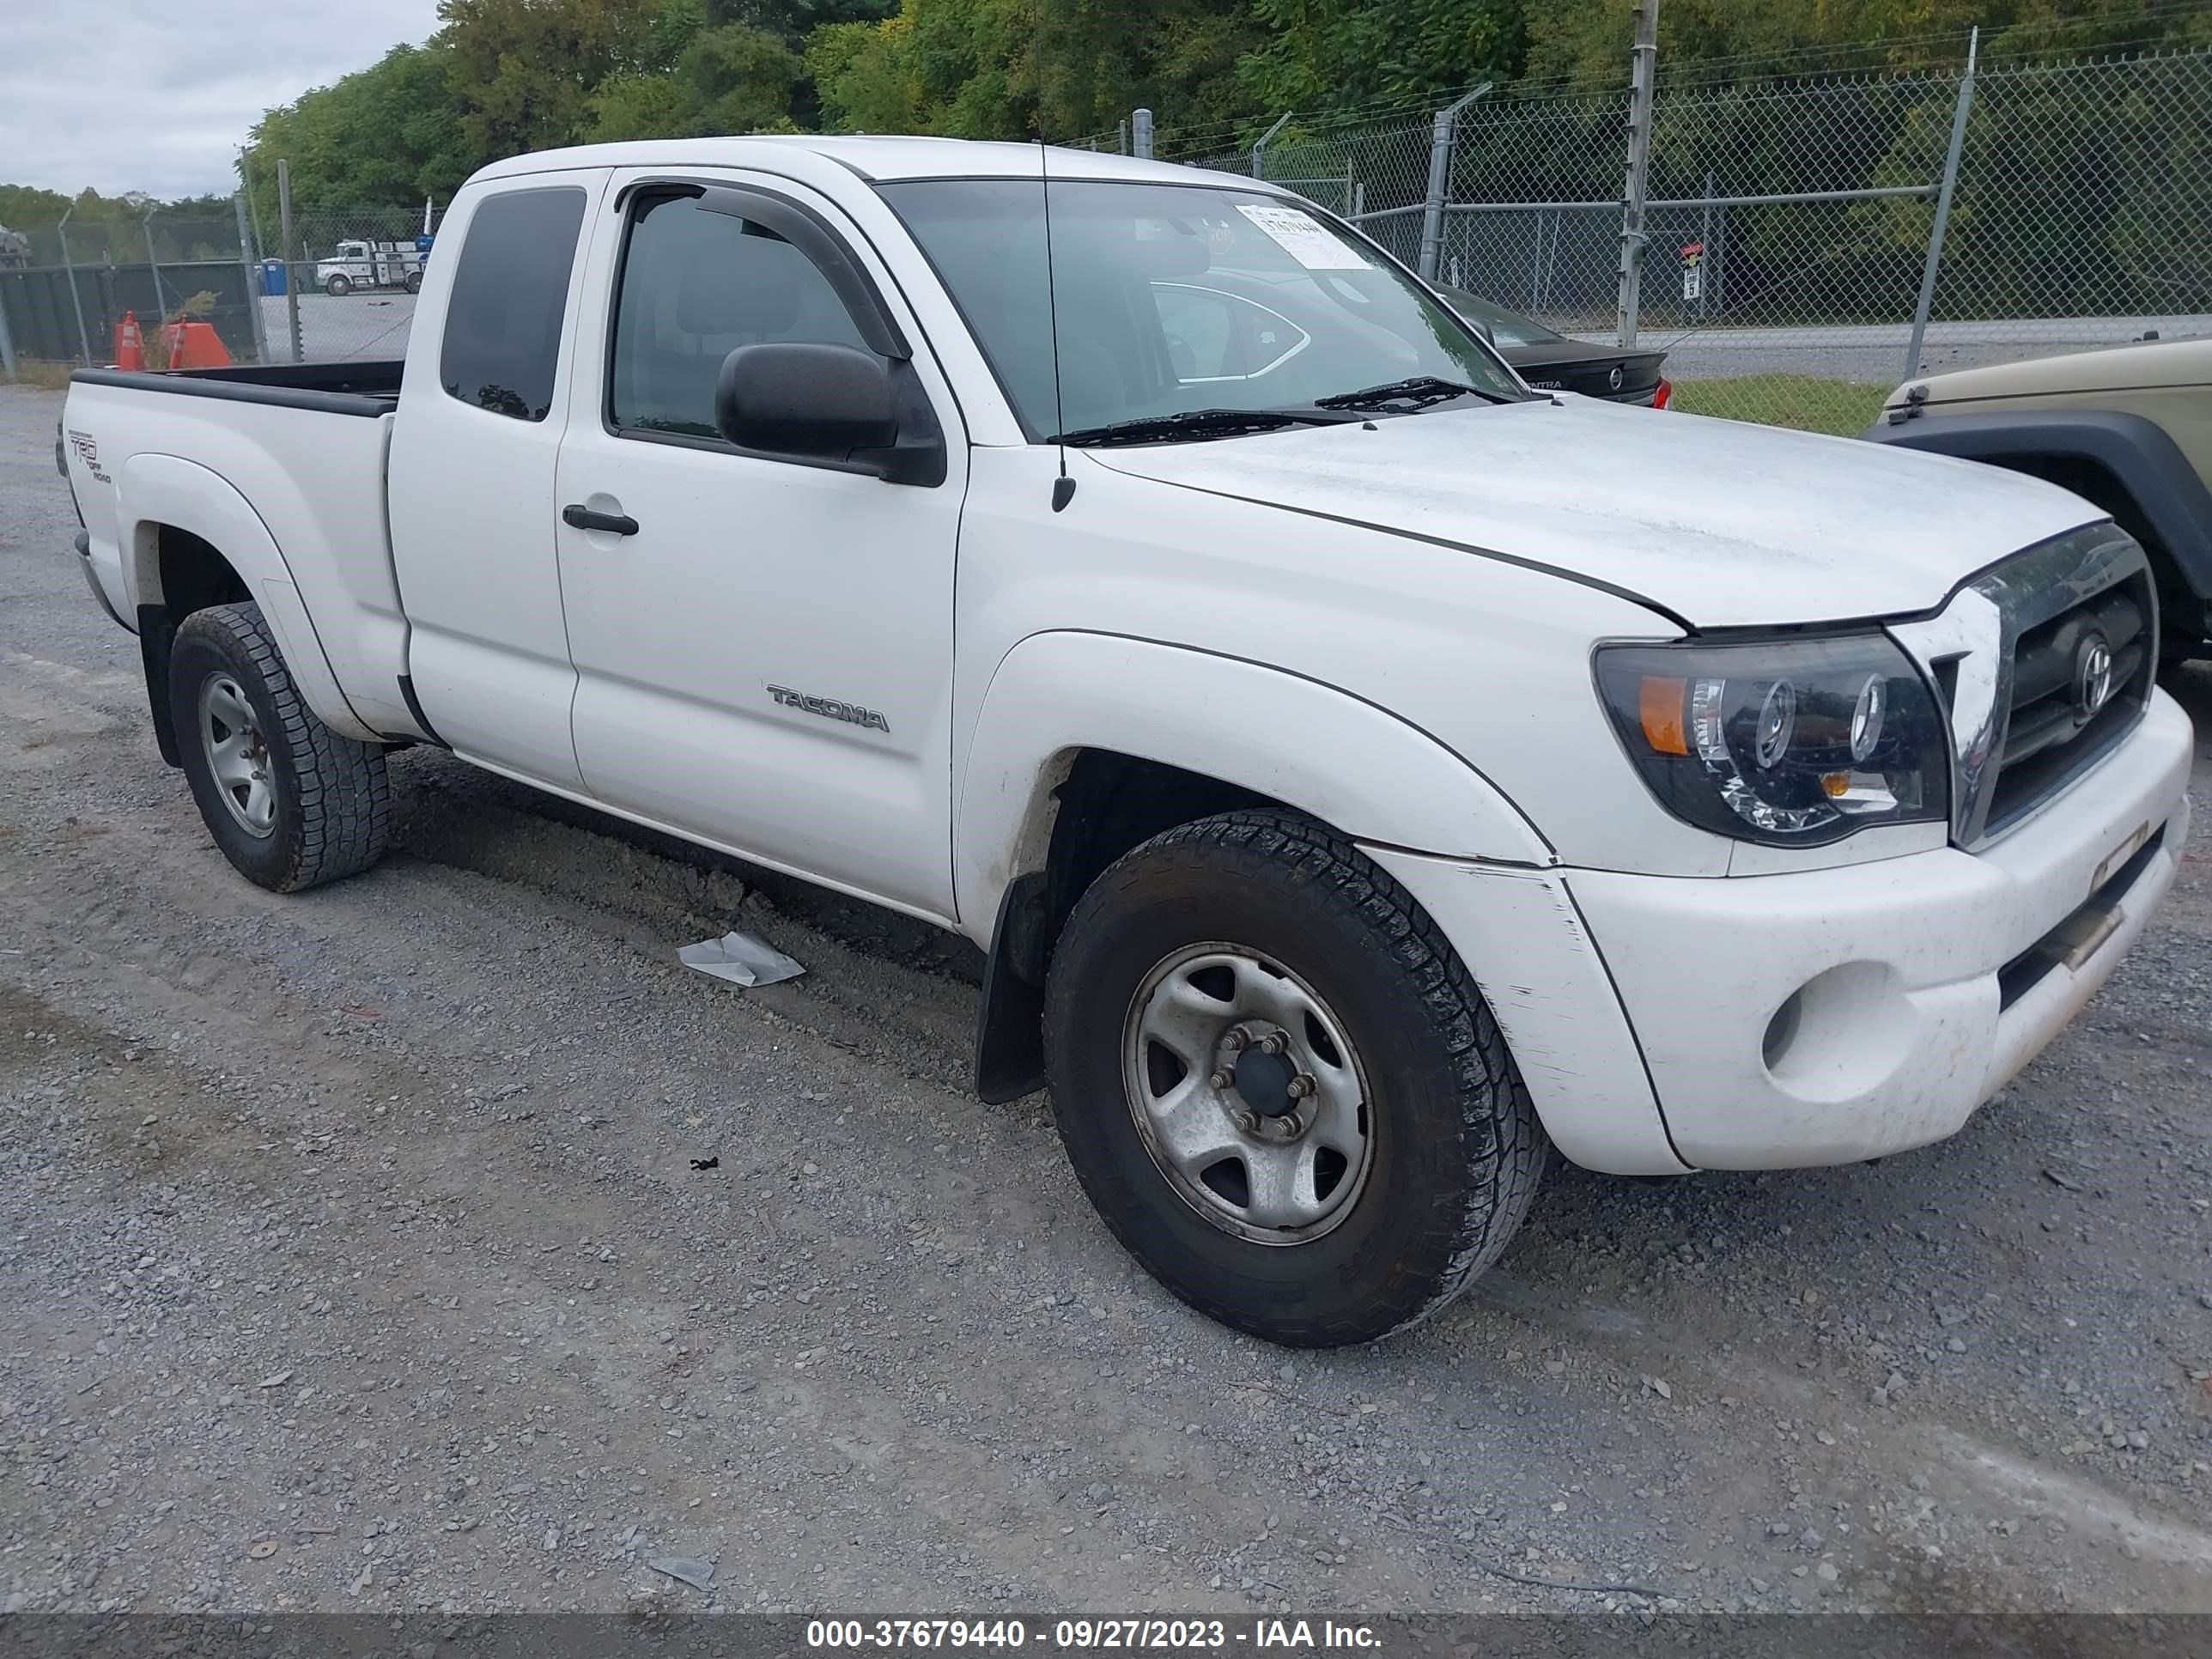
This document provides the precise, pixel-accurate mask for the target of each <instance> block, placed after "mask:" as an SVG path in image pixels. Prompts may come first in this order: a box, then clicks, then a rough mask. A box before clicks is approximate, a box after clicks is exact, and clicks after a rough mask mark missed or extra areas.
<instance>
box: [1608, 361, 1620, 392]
mask: <svg viewBox="0 0 2212 1659" xmlns="http://www.w3.org/2000/svg"><path fill="white" fill-rule="evenodd" d="M1605 383H1606V384H1607V386H1611V387H1612V388H1613V390H1614V391H1615V392H1618V391H1620V364H1619V363H1615V364H1614V365H1613V373H1612V374H1608V375H1607V376H1606V377H1605Z"/></svg>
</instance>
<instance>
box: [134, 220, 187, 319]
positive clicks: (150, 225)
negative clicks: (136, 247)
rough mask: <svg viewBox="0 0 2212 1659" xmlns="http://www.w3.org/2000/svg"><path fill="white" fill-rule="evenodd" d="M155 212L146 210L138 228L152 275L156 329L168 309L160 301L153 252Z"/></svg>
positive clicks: (157, 264)
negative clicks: (144, 244) (140, 231)
mask: <svg viewBox="0 0 2212 1659" xmlns="http://www.w3.org/2000/svg"><path fill="white" fill-rule="evenodd" d="M154 214H155V209H153V208H148V209H147V210H146V216H145V217H144V218H143V219H142V220H140V221H139V222H138V226H139V228H140V229H142V230H143V231H144V232H145V233H146V269H147V270H149V271H151V272H152V273H153V275H154V326H155V328H156V329H158V328H160V327H161V324H162V322H163V320H164V319H166V318H167V316H168V314H169V313H168V307H167V306H166V305H164V304H163V303H162V301H161V259H160V258H158V257H157V256H156V255H155V252H154ZM183 302H184V296H183V295H179V296H178V303H179V304H180V305H181V304H182V303H183Z"/></svg>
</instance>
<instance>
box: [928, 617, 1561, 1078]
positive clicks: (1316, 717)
mask: <svg viewBox="0 0 2212 1659" xmlns="http://www.w3.org/2000/svg"><path fill="white" fill-rule="evenodd" d="M1194 711H1203V712H1202V714H1200V713H1194ZM969 730H970V736H969V748H968V752H967V755H966V757H965V759H964V763H963V765H962V766H961V768H960V769H959V791H958V794H957V798H956V799H955V801H954V803H953V890H954V896H955V902H956V903H957V907H958V909H957V914H958V915H959V916H960V917H961V918H962V920H963V925H964V926H965V927H967V928H968V929H969V932H970V933H971V934H973V933H975V931H976V929H977V927H978V924H979V923H980V922H981V921H982V919H983V918H985V917H991V918H994V921H993V923H992V927H991V931H990V933H989V935H988V937H987V938H981V939H978V940H977V943H979V944H981V945H983V946H984V949H985V951H986V952H987V956H986V961H985V968H984V982H983V995H982V998H981V1002H980V1004H979V1006H978V1010H977V1022H976V1037H975V1056H976V1091H977V1092H978V1093H979V1094H981V1096H982V1097H983V1098H984V1099H986V1100H987V1101H994V1102H998V1101H1006V1100H1012V1099H1016V1098H1018V1097H1020V1096H1022V1095H1024V1094H1026V1093H1028V1092H1030V1091H1031V1090H1033V1089H1036V1088H1037V1087H1040V1086H1042V1082H1043V1070H1042V1063H1043V1054H1042V1049H1041V1048H1040V1046H1039V1033H1038V1029H1037V1022H1038V1018H1039V1015H1040V1013H1041V1012H1042V987H1040V986H1037V985H1034V984H1030V983H1029V982H1028V981H1026V980H1025V979H1024V977H1023V975H1021V974H1020V973H1019V972H1018V971H1015V970H1014V969H1012V966H1011V965H1010V964H1011V963H1012V960H1013V959H1014V958H1016V957H1029V956H1030V955H1032V954H1038V953H1040V952H1038V951H1036V947H1037V946H1039V945H1041V944H1042V942H1043V941H1042V940H1041V939H1038V938H1036V937H1032V935H1034V933H1035V930H1036V927H1038V926H1039V925H1040V923H1039V920H1038V917H1037V915H1036V914H1035V912H1036V908H1037V905H1036V900H1037V899H1038V898H1039V896H1041V895H1042V892H1043V890H1044V889H1045V886H1046V882H1045V877H1044V875H1043V872H1044V870H1045V869H1046V866H1047V863H1048V857H1049V854H1050V850H1051V845H1052V840H1053V828H1054V820H1055V817H1056V815H1057V811H1058V801H1057V798H1056V794H1055V792H1056V790H1057V789H1058V787H1059V786H1060V784H1061V783H1062V782H1063V781H1066V777H1067V775H1068V770H1069V766H1070V764H1071V762H1072V760H1073V757H1074V755H1075V754H1076V753H1077V752H1079V751H1080V750H1109V751H1111V752H1114V753H1116V754H1121V755H1127V756H1130V757H1134V758H1137V759H1140V760H1147V761H1155V762H1158V763H1162V764H1164V765H1169V766H1174V767H1177V768H1180V769H1182V770H1184V771H1186V772H1191V773H1194V774H1197V775H1200V776H1202V777H1208V778H1212V779H1214V780H1216V781H1219V782H1221V783H1225V784H1230V785H1233V786H1235V787H1237V788H1240V789H1243V790H1248V791H1249V792H1251V793H1254V794H1257V795H1263V796H1266V797H1267V798H1268V799H1273V800H1279V801H1281V802H1283V803H1284V804H1285V805H1289V806H1294V807H1297V809H1299V810H1300V811H1305V812H1310V813H1311V814H1312V815H1313V816H1314V817H1317V818H1319V819H1320V820H1322V822H1323V823H1328V824H1329V825H1331V826H1332V827H1334V829H1337V830H1339V831H1340V832H1341V833H1343V834H1345V835H1346V836H1351V837H1352V838H1353V839H1355V840H1358V841H1363V842H1368V843H1370V844H1378V845H1386V846H1392V847H1403V848H1413V849H1417V850H1419V851H1424V852H1431V853H1436V854H1443V855H1446V856H1458V857H1462V858H1473V859H1480V860H1494V861H1497V862H1499V863H1503V864H1508V865H1511V866H1522V867H1526V866H1537V867H1548V866H1553V865H1555V864H1557V863H1558V861H1559V860H1558V858H1557V855H1556V854H1554V853H1553V850H1552V848H1551V846H1550V844H1549V843H1548V842H1546V841H1545V840H1544V838H1543V837H1542V836H1541V835H1540V834H1538V833H1537V831H1536V829H1535V828H1534V825H1532V824H1531V823H1529V822H1528V819H1527V818H1526V817H1523V816H1522V814H1521V812H1520V811H1519V809H1518V808H1516V807H1515V806H1514V805H1513V804H1512V803H1511V802H1510V800H1508V799H1506V798H1505V797H1504V795H1503V794H1502V793H1499V792H1498V789H1497V788H1496V787H1493V786H1492V784H1491V783H1490V781H1488V780H1487V779H1486V778H1485V777H1483V776H1482V775H1481V774H1480V772H1479V771H1477V770H1476V769H1475V768H1474V766H1473V764H1472V763H1469V762H1468V760H1467V759H1466V758H1465V757H1462V756H1460V755H1458V754H1455V752H1453V751H1452V750H1450V749H1449V748H1447V747H1445V746H1444V744H1442V743H1440V742H1438V741H1437V739H1436V738H1434V737H1432V736H1431V735H1430V734H1429V733H1428V732H1424V731H1422V730H1421V729H1420V728H1419V727H1418V726H1413V724H1412V723H1410V722H1409V721H1407V720H1403V719H1401V717H1400V716H1398V715H1396V714H1392V713H1390V712H1389V710H1387V709H1384V708H1380V707H1378V706H1376V704H1374V703H1371V702H1367V701H1365V700H1364V699H1363V698H1361V697H1358V696H1354V695H1353V694H1352V693H1351V692H1348V691H1346V690H1341V689H1340V688H1339V687H1336V686H1333V685H1328V684H1322V682H1320V681H1317V680H1313V679H1309V678H1304V677H1303V676H1301V675H1297V674H1294V673H1291V672H1289V671H1285V670H1282V669H1278V668H1273V667H1269V666H1267V665H1263V664H1260V663H1254V662H1249V661H1246V660H1244V659H1242V658H1237V657H1228V656H1221V655H1218V654H1215V653H1209V652H1206V651H1200V650H1197V649H1194V648H1191V647H1184V646H1174V645H1164V644H1161V643H1159V642H1158V641H1151V640H1142V639H1133V638H1129V637H1127V636H1124V635H1110V634H1099V633H1088V632H1081V631H1067V632H1055V633H1047V634H1035V635H1030V636H1029V637H1028V638H1027V639H1024V640H1023V641H1021V642H1020V643H1019V644H1018V645H1016V646H1015V647H1014V648H1013V649H1012V650H1011V651H1009V652H1008V653H1006V656H1005V657H1004V658H1002V659H1000V664H999V666H998V669H997V671H996V672H995V673H994V675H993V676H992V678H991V682H990V684H989V685H988V687H987V689H986V690H985V691H984V693H983V697H982V702H981V707H980V708H979V709H978V710H977V712H976V715H975V721H974V724H973V725H972V726H971V727H970V728H969ZM1225 732H1229V733H1235V734H1237V736H1236V738H1235V740H1233V741H1230V740H1225V736H1224V734H1225Z"/></svg>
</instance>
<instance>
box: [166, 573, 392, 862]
mask: <svg viewBox="0 0 2212 1659" xmlns="http://www.w3.org/2000/svg"><path fill="white" fill-rule="evenodd" d="M210 684H216V685H218V686H222V687H233V686H234V687H235V688H236V690H237V693H238V694H239V695H240V696H242V697H243V698H244V700H245V702H246V704H247V705H248V707H249V708H251V710H252V715H253V717H254V719H253V725H254V726H255V727H256V728H258V729H256V730H255V731H254V732H253V736H254V737H255V738H257V739H258V745H257V747H258V757H259V758H258V768H259V772H260V775H262V776H264V777H265V779H266V784H265V787H266V789H267V792H268V794H269V796H270V798H271V805H272V806H273V811H270V822H269V823H268V824H267V826H266V829H264V830H262V831H260V832H259V833H257V832H256V829H254V828H252V827H250V826H249V823H247V821H246V815H245V814H244V813H243V811H242V810H241V811H234V809H233V806H232V805H231V804H230V803H229V802H228V801H226V799H225V793H226V791H225V786H224V785H223V784H222V782H221V781H218V779H217V777H216V756H215V753H214V750H215V748H216V746H217V744H216V741H215V739H214V738H212V737H211V736H210V732H209V731H208V730H207V729H206V728H205V727H204V724H203V722H204V720H205V719H206V716H205V714H204V713H203V702H202V698H203V694H204V692H205V691H206V690H207V689H208V688H209V687H210ZM169 708H170V718H171V720H173V722H174V723H175V726H176V734H177V747H178V750H179V754H180V757H181V758H182V760H183V763H184V770H185V778H186V780H187V781H189V782H190V783H191V790H192V798H193V799H194V800H195V801H197V803H198V805H199V809H200V817H202V818H203V819H204V820H205V821H206V823H207V827H208V833H209V834H210V835H211V836H214V837H215V841H216V846H218V847H220V848H222V852H223V855H224V856H225V857H226V858H228V860H230V861H231V863H232V864H233V865H234V866H236V867H237V869H238V871H239V872H240V874H242V875H244V876H245V877H246V878H248V879H249V880H252V881H254V882H257V883H258V884H260V885H262V886H264V887H266V888H269V889H270V890H273V891H276V892H279V893H295V892H298V891H300V890H301V889H303V888H307V887H318V886H320V885H321V884H323V883H325V882H329V881H337V880H338V879H340V878H343V877H345V876H350V875H355V874H357V873H358V872H361V871H363V870H366V869H368V867H369V866H371V865H373V864H374V863H375V862H376V861H377V860H378V859H380V858H381V857H382V856H383V855H384V849H385V847H386V843H387V842H389V840H390V839H391V832H392V788H391V785H390V783H389V781H387V779H386V775H385V765H384V750H383V749H382V747H381V746H380V745H378V744H367V743H359V742H356V741H355V740H354V739H353V738H346V737H341V736H339V735H338V734H337V732H333V731H331V729H330V727H329V726H325V725H324V724H323V722H322V720H321V719H320V718H319V716H318V715H317V714H315V711H314V710H313V709H312V708H308V707H307V701H306V699H305V698H303V697H301V696H300V693H299V690H298V689H297V688H296V687H295V685H294V684H292V677H291V675H290V674H289V672H288V671H286V669H285V666H284V659H283V656H282V655H281V654H280V653H278V651H277V649H276V641H275V639H274V638H272V637H271V636H270V632H269V624H268V623H267V622H266V621H265V620H264V618H263V617H262V615H261V607H260V606H259V605H256V604H254V603H253V602H252V601H251V600H246V601H245V602H243V603H240V604H236V605H215V606H212V607H210V609H208V610H205V611H194V612H193V613H192V614H191V616H189V617H185V622H184V625H183V626H182V627H180V628H179V629H178V630H177V637H176V642H175V644H174V646H173V647H172V649H171V651H170V654H169ZM232 799H234V800H235V799H237V795H236V794H235V793H234V794H233V795H232ZM263 810H268V809H263Z"/></svg>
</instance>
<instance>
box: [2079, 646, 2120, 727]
mask: <svg viewBox="0 0 2212 1659" xmlns="http://www.w3.org/2000/svg"><path fill="white" fill-rule="evenodd" d="M2111 701H2112V647H2111V646H2109V645H2107V644H2106V643H2105V636H2104V635H2102V634H2092V635H2088V636H2087V638H2086V639H2084V640H2083V641H2081V646H2080V647H2079V648H2078V649H2076V650H2075V653H2074V712H2075V714H2076V715H2078V716H2079V717H2080V718H2081V719H2082V720H2088V719H2089V718H2091V717H2092V716H2093V715H2094V714H2096V712H2097V711H2098V710H2099V709H2100V708H2103V707H2104V706H2105V705H2106V703H2107V702H2111Z"/></svg>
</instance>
